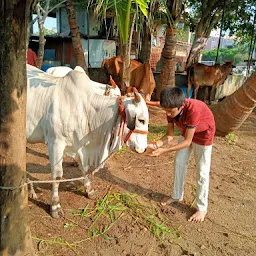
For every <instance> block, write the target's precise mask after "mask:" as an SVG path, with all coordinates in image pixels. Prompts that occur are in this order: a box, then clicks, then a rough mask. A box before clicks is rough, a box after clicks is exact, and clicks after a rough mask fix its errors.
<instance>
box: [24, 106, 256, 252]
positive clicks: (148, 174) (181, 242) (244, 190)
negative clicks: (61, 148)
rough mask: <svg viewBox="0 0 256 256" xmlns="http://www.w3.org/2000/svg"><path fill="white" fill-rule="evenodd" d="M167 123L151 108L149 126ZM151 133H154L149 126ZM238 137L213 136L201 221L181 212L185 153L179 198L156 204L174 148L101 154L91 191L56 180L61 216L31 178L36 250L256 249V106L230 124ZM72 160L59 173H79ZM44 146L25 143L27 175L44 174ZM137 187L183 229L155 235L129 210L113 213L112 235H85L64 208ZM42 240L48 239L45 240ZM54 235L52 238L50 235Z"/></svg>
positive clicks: (84, 226) (189, 198) (188, 196)
mask: <svg viewBox="0 0 256 256" xmlns="http://www.w3.org/2000/svg"><path fill="white" fill-rule="evenodd" d="M164 125H166V120H165V115H164V113H163V112H161V111H159V110H158V109H155V108H151V109H150V126H151V127H156V126H164ZM155 135H156V134H155ZM235 135H236V138H237V142H236V143H235V145H231V144H229V143H228V141H227V139H225V138H223V137H217V138H216V139H215V142H214V146H213V156H212V168H211V181H210V191H209V210H208V215H207V218H206V219H205V221H204V222H203V223H201V224H194V223H190V222H188V221H187V218H188V217H189V216H190V215H191V214H192V213H193V212H194V210H195V209H194V208H193V201H194V199H195V184H196V183H195V164H194V159H193V158H192V159H191V161H190V165H189V169H188V175H187V182H186V187H185V197H184V202H182V203H176V204H173V205H171V206H165V207H163V206H161V205H160V204H159V201H160V200H161V198H162V197H163V196H166V195H170V193H171V190H172V181H173V161H174V153H170V154H166V155H162V156H160V157H158V158H151V157H149V156H147V155H145V154H143V155H139V154H136V153H133V152H131V151H129V150H125V151H123V152H121V153H119V154H116V155H114V156H113V157H112V158H111V159H109V160H108V161H107V164H106V166H105V168H104V169H102V170H100V171H99V172H98V173H97V174H96V175H95V176H93V177H92V182H93V186H94V188H95V189H96V191H97V198H96V199H94V200H91V199H87V198H86V197H85V196H84V195H82V194H81V193H80V194H79V193H75V192H74V189H75V188H76V187H77V185H79V184H80V182H70V183H62V184H61V185H60V189H59V191H60V200H61V205H62V208H63V210H64V213H65V217H64V218H60V219H57V220H56V219H52V218H51V217H50V215H49V202H50V193H51V185H49V184H39V185H35V190H36V193H37V196H38V198H37V199H32V198H31V197H30V198H29V217H30V226H31V233H32V237H33V243H34V246H35V248H36V251H37V253H38V255H47V256H52V255H54V256H57V255H63V256H64V255H95V256H96V255H102V256H103V255H104V256H106V255H107V256H116V255H120V256H137V255H143V256H144V255H146V256H156V255H168V256H169V255H171V256H175V255H190V256H192V255H207V256H209V255H241V256H242V255H244V256H249V255H251V256H254V255H256V183H255V181H256V157H255V145H256V136H255V135H256V114H255V113H252V114H251V115H250V117H249V118H248V119H247V120H246V122H245V123H244V124H243V125H242V126H241V128H240V129H239V130H238V131H236V132H235ZM72 162H73V161H72V160H71V159H70V158H68V157H65V158H64V164H63V166H64V177H63V178H72V177H79V176H80V172H79V170H78V169H77V168H76V167H74V166H73V165H72ZM49 169H50V168H49V160H48V153H47V148H46V146H45V145H43V144H36V145H31V144H28V145H27V171H28V172H29V176H30V178H31V179H32V180H47V179H50V171H49ZM111 192H122V193H136V194H137V195H138V198H139V200H141V201H143V202H145V203H147V204H150V205H153V206H155V208H156V209H157V211H158V212H159V213H160V214H161V216H164V217H165V218H167V219H168V225H169V226H170V223H171V227H172V229H173V230H178V231H179V232H180V235H181V237H179V238H177V237H176V236H174V235H166V236H165V237H164V238H162V239H157V238H156V237H154V236H153V235H152V233H151V232H149V230H148V229H147V228H145V227H143V226H142V225H140V224H139V223H138V222H137V221H135V220H134V219H133V218H131V217H130V216H129V215H125V216H124V217H123V218H121V219H120V220H118V221H116V223H114V225H113V226H112V228H111V229H110V231H109V232H108V233H107V235H108V237H111V238H113V239H112V240H108V239H104V238H103V237H101V236H98V237H96V238H94V239H88V232H87V231H88V221H81V220H79V225H78V226H71V225H70V226H69V227H65V224H66V226H67V223H69V224H70V223H77V221H78V220H77V219H74V216H73V215H72V214H71V211H70V209H73V210H74V209H79V208H83V207H85V205H86V204H88V205H89V206H90V207H95V204H96V200H97V199H99V198H102V197H103V196H104V195H106V194H107V193H111ZM45 240H46V241H45ZM53 241H54V242H53Z"/></svg>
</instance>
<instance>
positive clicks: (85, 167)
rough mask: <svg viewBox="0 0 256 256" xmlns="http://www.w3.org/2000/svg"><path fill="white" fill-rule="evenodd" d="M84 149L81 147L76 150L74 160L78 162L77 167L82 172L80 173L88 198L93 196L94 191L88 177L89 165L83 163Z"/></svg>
mask: <svg viewBox="0 0 256 256" xmlns="http://www.w3.org/2000/svg"><path fill="white" fill-rule="evenodd" d="M84 151H85V150H83V149H82V150H80V151H79V152H78V154H76V157H75V160H76V162H78V165H79V169H80V171H81V172H82V175H83V176H84V184H83V185H84V187H85V191H86V194H87V197H88V198H94V195H95V191H94V189H93V188H92V186H91V181H90V179H89V177H88V170H89V166H88V165H85V164H83V163H84V162H85V160H84V154H85V152H84Z"/></svg>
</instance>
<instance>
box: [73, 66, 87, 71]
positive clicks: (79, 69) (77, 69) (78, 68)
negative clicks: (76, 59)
mask: <svg viewBox="0 0 256 256" xmlns="http://www.w3.org/2000/svg"><path fill="white" fill-rule="evenodd" d="M74 70H75V71H79V72H82V73H85V71H84V69H83V68H82V67H80V66H76V67H75V68H74Z"/></svg>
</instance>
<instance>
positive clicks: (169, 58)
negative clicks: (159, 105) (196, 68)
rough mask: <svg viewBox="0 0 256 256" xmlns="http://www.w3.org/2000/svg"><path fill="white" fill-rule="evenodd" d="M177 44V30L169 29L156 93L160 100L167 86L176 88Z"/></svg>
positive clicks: (167, 29)
mask: <svg viewBox="0 0 256 256" xmlns="http://www.w3.org/2000/svg"><path fill="white" fill-rule="evenodd" d="M176 43H177V30H176V29H175V28H171V27H167V28H166V36H165V44H164V48H163V51H162V57H161V58H162V60H163V67H162V71H161V74H160V81H159V84H158V87H157V91H156V98H157V99H159V98H160V93H161V91H162V90H163V89H164V88H165V87H167V86H175V70H176V60H175V58H176V49H175V48H176Z"/></svg>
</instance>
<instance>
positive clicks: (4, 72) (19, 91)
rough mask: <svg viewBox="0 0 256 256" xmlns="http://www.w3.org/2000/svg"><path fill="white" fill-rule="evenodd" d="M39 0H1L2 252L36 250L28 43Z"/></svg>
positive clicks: (30, 252)
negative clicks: (29, 169) (29, 176)
mask: <svg viewBox="0 0 256 256" xmlns="http://www.w3.org/2000/svg"><path fill="white" fill-rule="evenodd" d="M35 2H36V1H33V0H27V1H21V0H18V1H17V0H3V1H1V4H0V24H1V28H0V38H1V40H0V49H1V51H0V74H1V75H0V219H1V221H0V230H1V232H0V255H2V256H7V255H17V256H21V255H31V256H33V255H35V254H34V251H33V246H32V242H31V236H30V229H29V221H28V191H27V186H26V184H25V183H26V135H25V134H26V131H25V127H26V91H27V90H26V89H27V78H26V46H27V42H26V40H27V38H28V37H27V32H28V24H29V19H30V17H31V10H33V7H34V3H35Z"/></svg>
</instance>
